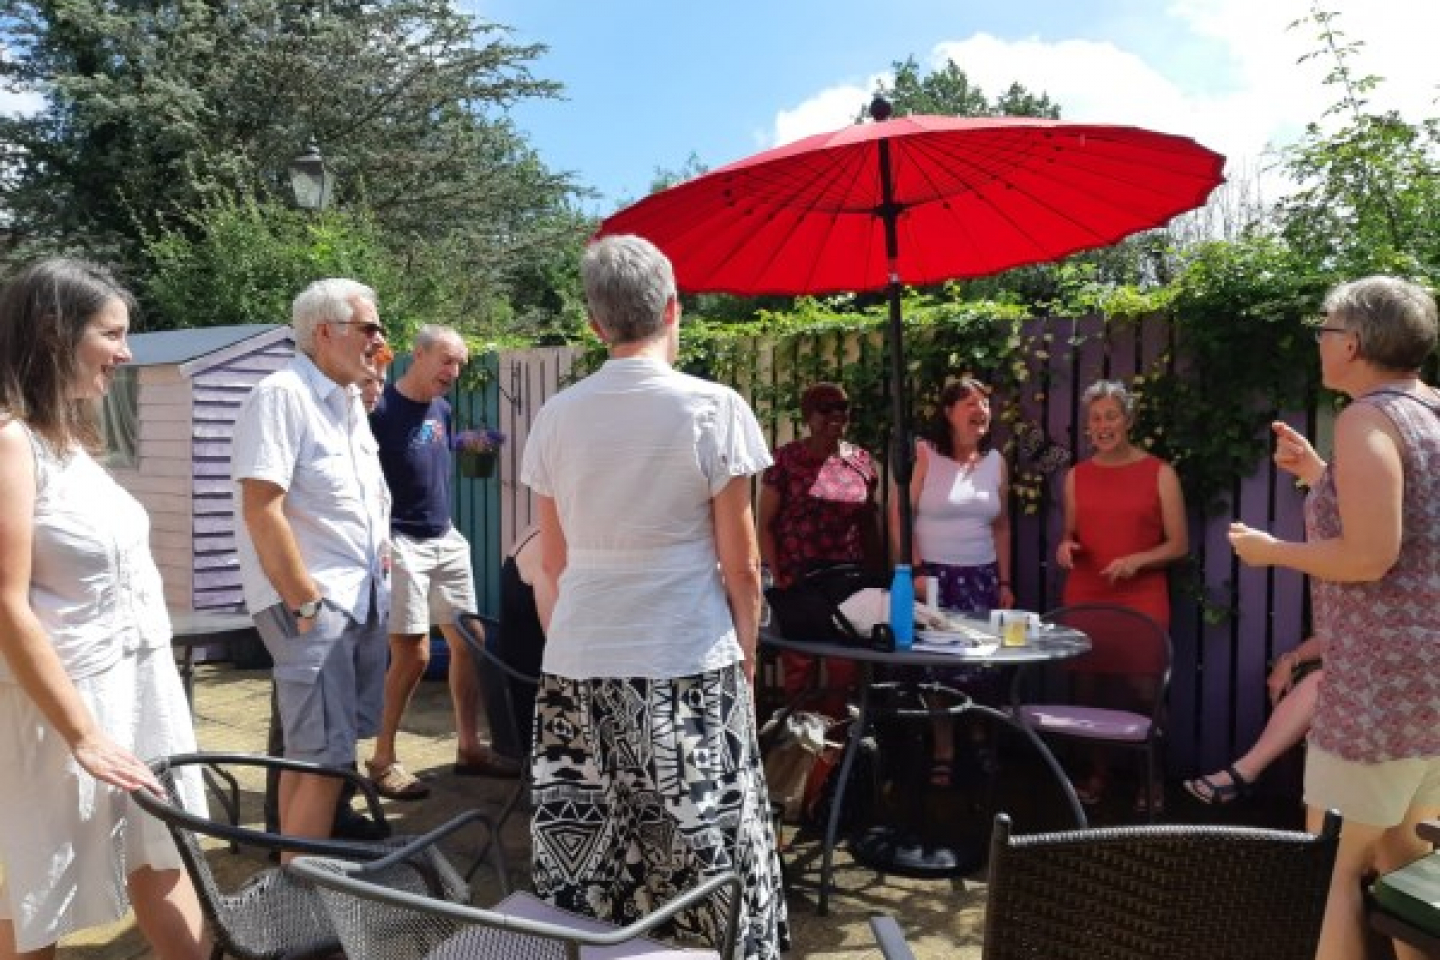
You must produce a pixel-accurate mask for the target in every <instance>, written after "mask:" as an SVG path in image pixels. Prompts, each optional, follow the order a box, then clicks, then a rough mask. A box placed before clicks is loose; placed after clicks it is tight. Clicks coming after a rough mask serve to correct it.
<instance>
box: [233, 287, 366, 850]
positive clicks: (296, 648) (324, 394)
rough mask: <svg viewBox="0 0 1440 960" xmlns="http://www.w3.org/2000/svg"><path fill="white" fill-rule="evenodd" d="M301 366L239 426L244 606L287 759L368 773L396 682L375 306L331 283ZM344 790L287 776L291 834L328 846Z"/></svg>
mask: <svg viewBox="0 0 1440 960" xmlns="http://www.w3.org/2000/svg"><path fill="white" fill-rule="evenodd" d="M292 325H293V328H294V332H295V357H294V358H293V359H292V360H291V362H290V363H289V364H288V365H287V366H286V367H284V368H283V369H281V370H277V371H276V372H275V373H272V374H271V375H270V376H268V377H266V378H265V379H264V380H262V381H260V383H258V384H257V385H256V386H255V389H254V390H253V391H252V392H251V393H250V395H249V397H247V398H246V400H245V404H244V406H243V407H242V408H241V410H240V414H239V417H238V419H237V420H236V423H235V435H234V445H233V453H232V460H231V477H232V478H233V479H234V481H235V484H236V500H237V501H238V502H239V504H240V509H241V515H242V517H243V520H244V522H243V523H242V524H239V525H237V528H236V532H237V540H238V547H239V554H240V574H241V579H242V583H243V585H244V589H245V602H246V605H247V606H248V607H249V609H250V614H251V616H252V617H254V619H255V625H256V628H257V629H258V630H259V632H260V638H261V640H263V641H264V643H265V646H266V649H268V650H269V652H270V656H271V657H272V658H273V659H274V661H275V686H276V694H277V698H278V702H279V708H280V718H281V722H282V725H283V729H284V737H285V755H286V756H287V757H289V758H291V759H299V760H308V761H311V762H315V763H321V764H324V765H326V766H334V767H349V766H352V765H353V764H354V763H355V745H356V740H357V739H359V738H360V737H368V736H373V735H374V734H375V731H376V729H377V727H378V722H379V716H380V709H381V699H382V691H383V684H384V677H385V659H386V642H385V616H384V615H385V613H386V608H387V607H388V604H389V591H388V586H387V584H386V580H385V570H384V565H385V563H386V559H385V558H386V541H387V538H388V527H389V524H388V506H389V493H388V492H387V491H386V488H385V481H384V477H383V475H382V474H381V471H380V461H379V457H378V455H377V448H376V444H375V439H374V437H373V436H371V433H370V428H369V425H368V424H367V423H366V420H365V411H364V408H363V407H362V406H361V403H360V394H359V385H360V384H361V383H363V382H364V380H365V379H366V378H367V377H372V376H375V375H376V373H377V371H376V368H375V355H376V352H377V351H378V350H379V349H380V348H381V347H384V346H385V331H384V328H383V327H381V325H380V320H379V313H378V310H377V307H376V299H375V292H374V291H373V290H371V289H370V288H369V287H367V286H365V285H364V284H361V283H358V282H356V281H354V280H342V279H332V280H319V281H316V282H315V283H312V284H311V285H310V286H309V287H307V288H305V290H304V291H303V292H301V294H300V295H299V296H298V297H296V298H295V302H294V305H293V307H292ZM340 788H341V781H340V780H338V779H334V778H331V777H317V776H312V775H300V774H291V773H289V772H287V773H285V774H284V775H282V777H281V778H280V785H279V811H280V826H281V829H282V830H283V831H284V832H286V833H289V834H293V835H296V836H305V837H327V836H329V835H330V832H331V827H332V823H333V820H334V813H335V805H336V800H337V798H338V796H339V792H340Z"/></svg>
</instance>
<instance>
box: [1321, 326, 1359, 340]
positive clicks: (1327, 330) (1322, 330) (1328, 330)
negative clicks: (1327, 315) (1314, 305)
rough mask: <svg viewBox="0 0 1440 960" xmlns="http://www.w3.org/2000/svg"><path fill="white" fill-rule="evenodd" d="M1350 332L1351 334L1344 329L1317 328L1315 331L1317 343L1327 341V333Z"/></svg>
mask: <svg viewBox="0 0 1440 960" xmlns="http://www.w3.org/2000/svg"><path fill="white" fill-rule="evenodd" d="M1349 332H1350V331H1349V330H1347V329H1345V328H1344V327H1316V328H1315V329H1314V333H1315V342H1316V343H1319V342H1320V341H1321V340H1324V339H1325V334H1327V333H1349Z"/></svg>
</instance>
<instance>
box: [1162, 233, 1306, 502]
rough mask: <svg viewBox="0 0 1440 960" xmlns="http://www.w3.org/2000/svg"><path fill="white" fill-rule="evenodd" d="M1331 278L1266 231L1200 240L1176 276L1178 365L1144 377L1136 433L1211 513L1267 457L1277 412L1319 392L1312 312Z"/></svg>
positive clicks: (1172, 293) (1173, 317) (1171, 312)
mask: <svg viewBox="0 0 1440 960" xmlns="http://www.w3.org/2000/svg"><path fill="white" fill-rule="evenodd" d="M1326 285H1327V284H1326V281H1325V280H1324V279H1323V278H1322V277H1319V276H1317V275H1316V273H1315V272H1314V271H1313V270H1312V269H1309V268H1308V267H1307V265H1306V263H1305V262H1304V260H1303V259H1302V258H1301V257H1300V256H1299V255H1297V254H1296V252H1295V251H1293V250H1292V249H1290V248H1289V247H1288V246H1287V245H1285V244H1284V243H1283V242H1281V241H1279V240H1277V239H1275V238H1272V237H1266V236H1263V235H1255V236H1252V237H1249V238H1246V239H1244V240H1241V241H1238V242H1235V243H1228V244H1227V243H1213V244H1209V245H1206V246H1203V247H1200V248H1198V249H1196V250H1195V251H1193V252H1192V256H1191V259H1190V262H1189V264H1188V266H1187V268H1186V269H1185V270H1184V272H1183V273H1182V274H1181V275H1180V276H1179V277H1178V278H1177V279H1176V281H1175V282H1174V284H1172V285H1171V288H1170V290H1169V292H1168V310H1167V315H1168V317H1169V319H1170V322H1171V324H1172V325H1173V328H1174V330H1175V341H1176V342H1177V343H1178V344H1179V350H1180V356H1179V357H1178V358H1176V359H1177V360H1178V364H1177V366H1178V370H1177V375H1175V376H1159V375H1151V376H1146V377H1144V378H1143V380H1142V379H1141V378H1137V382H1136V383H1135V384H1134V386H1135V388H1136V392H1137V395H1138V397H1137V399H1138V403H1137V436H1138V437H1139V438H1141V439H1142V440H1143V441H1145V442H1147V443H1148V444H1149V445H1150V447H1151V449H1153V450H1155V452H1156V453H1158V454H1159V455H1161V456H1163V457H1165V458H1167V459H1169V460H1170V461H1171V462H1172V463H1173V464H1174V465H1175V468H1176V470H1177V471H1178V472H1179V474H1180V477H1181V480H1182V481H1183V484H1184V487H1185V491H1186V496H1187V498H1188V499H1189V500H1190V502H1191V503H1193V504H1194V505H1196V506H1198V507H1200V508H1201V509H1203V510H1205V511H1206V512H1207V513H1208V512H1211V511H1215V510H1218V509H1220V508H1221V507H1222V506H1223V504H1224V503H1225V502H1226V500H1227V499H1228V498H1229V496H1230V495H1231V492H1232V491H1233V489H1234V487H1235V485H1236V484H1237V483H1238V482H1239V480H1240V479H1241V478H1242V477H1245V476H1247V475H1248V474H1249V473H1250V472H1251V471H1253V470H1254V469H1255V468H1256V466H1257V465H1258V464H1259V463H1260V462H1261V461H1262V459H1263V458H1264V456H1265V453H1266V450H1267V449H1268V443H1269V432H1268V429H1267V425H1268V424H1269V423H1270V421H1271V420H1273V419H1274V418H1275V416H1276V415H1277V414H1279V413H1280V412H1282V411H1287V410H1297V409H1304V408H1305V407H1306V406H1307V405H1308V403H1309V402H1310V400H1311V399H1312V398H1313V397H1314V393H1315V388H1316V385H1317V384H1316V377H1315V373H1316V370H1315V342H1314V339H1313V338H1312V336H1311V334H1310V331H1309V329H1308V328H1307V327H1306V326H1305V323H1304V321H1305V319H1306V318H1307V317H1309V316H1311V315H1313V314H1314V312H1315V308H1316V304H1317V303H1318V302H1319V298H1320V297H1321V295H1322V294H1323V293H1324V290H1325V287H1326ZM1169 359H1170V358H1169V357H1166V358H1164V360H1165V361H1167V362H1168V360H1169Z"/></svg>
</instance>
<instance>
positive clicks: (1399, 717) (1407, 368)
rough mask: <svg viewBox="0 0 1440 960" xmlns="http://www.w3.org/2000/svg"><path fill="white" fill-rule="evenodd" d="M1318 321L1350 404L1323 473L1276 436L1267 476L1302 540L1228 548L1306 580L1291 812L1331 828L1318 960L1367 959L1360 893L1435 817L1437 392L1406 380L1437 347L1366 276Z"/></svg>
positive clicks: (1412, 297) (1325, 355)
mask: <svg viewBox="0 0 1440 960" xmlns="http://www.w3.org/2000/svg"><path fill="white" fill-rule="evenodd" d="M1323 311H1324V317H1323V320H1322V322H1321V323H1320V325H1318V326H1316V328H1315V340H1316V342H1317V344H1318V347H1319V351H1320V371H1321V378H1322V380H1323V381H1324V383H1325V386H1327V387H1329V388H1330V389H1332V390H1338V391H1340V392H1341V393H1344V394H1345V395H1346V396H1348V397H1350V398H1351V401H1352V402H1351V403H1350V405H1349V406H1347V407H1346V408H1345V409H1344V411H1342V412H1341V414H1340V416H1339V417H1337V418H1336V420H1335V449H1334V453H1333V456H1332V458H1331V460H1330V462H1329V463H1326V462H1325V461H1324V460H1322V459H1321V458H1320V457H1319V456H1318V455H1317V454H1316V453H1315V450H1314V448H1313V447H1311V445H1310V444H1309V442H1308V441H1306V439H1305V438H1304V437H1302V436H1301V435H1300V434H1298V433H1296V432H1295V431H1294V430H1292V429H1291V428H1290V427H1288V426H1286V425H1285V424H1282V423H1276V424H1275V425H1274V430H1275V434H1276V449H1275V463H1276V464H1277V465H1278V466H1280V467H1281V468H1282V469H1284V470H1287V471H1289V472H1290V473H1293V474H1294V475H1295V476H1296V477H1297V478H1298V479H1299V480H1300V481H1301V482H1302V483H1304V484H1305V485H1306V486H1308V487H1309V488H1310V494H1309V496H1307V497H1306V500H1305V541H1304V542H1303V543H1301V542H1289V541H1285V540H1277V539H1276V538H1274V537H1272V536H1270V535H1269V534H1267V533H1265V532H1264V531H1261V530H1255V529H1253V528H1251V527H1247V526H1246V525H1245V524H1243V523H1235V524H1232V525H1231V527H1230V543H1231V545H1232V546H1233V547H1234V548H1235V552H1236V553H1237V554H1238V555H1239V557H1240V559H1241V560H1243V561H1244V562H1245V563H1247V564H1249V565H1250V566H1259V567H1269V566H1273V567H1288V568H1289V569H1291V570H1298V571H1300V572H1301V573H1304V574H1306V575H1307V576H1308V577H1309V578H1310V598H1311V603H1312V605H1313V608H1314V626H1315V636H1316V637H1317V638H1319V640H1320V641H1321V642H1322V643H1324V644H1325V676H1324V678H1323V679H1322V680H1321V681H1320V690H1319V697H1318V700H1317V702H1316V705H1315V719H1314V721H1313V722H1312V724H1311V727H1310V749H1309V750H1308V751H1307V753H1306V757H1305V804H1306V807H1307V810H1308V820H1309V825H1310V828H1311V829H1312V830H1318V829H1319V826H1320V821H1321V819H1322V818H1323V816H1324V813H1325V811H1326V810H1327V809H1332V808H1333V809H1336V810H1339V811H1340V813H1341V814H1342V815H1343V816H1344V818H1345V830H1344V832H1343V833H1342V834H1341V835H1340V851H1339V854H1338V855H1337V856H1336V859H1335V869H1334V873H1333V875H1332V877H1331V882H1330V895H1329V899H1328V900H1327V901H1326V905H1325V922H1324V924H1323V925H1322V927H1321V931H1320V947H1319V950H1318V951H1317V952H1316V957H1317V958H1318V960H1340V958H1351V957H1360V956H1364V955H1365V922H1364V893H1363V891H1362V889H1361V879H1362V878H1363V877H1364V876H1365V875H1366V874H1367V873H1370V872H1371V871H1379V872H1381V873H1385V872H1388V871H1391V870H1395V869H1397V868H1399V867H1402V866H1404V865H1406V864H1408V863H1410V862H1411V861H1412V860H1416V859H1418V858H1420V857H1421V856H1423V855H1424V854H1425V853H1426V852H1428V846H1427V845H1426V844H1425V843H1424V842H1423V841H1422V840H1421V839H1420V838H1419V837H1418V836H1416V833H1415V826H1416V824H1417V823H1419V822H1420V821H1422V820H1429V819H1433V818H1435V817H1440V627H1437V626H1436V622H1435V611H1436V609H1437V608H1440V393H1437V392H1436V390H1435V388H1434V387H1431V386H1429V385H1428V384H1426V383H1424V382H1422V381H1421V379H1420V368H1421V366H1423V365H1424V363H1425V360H1426V358H1427V357H1428V356H1429V355H1430V353H1431V351H1433V350H1434V349H1435V343H1436V336H1437V317H1436V309H1435V300H1434V297H1433V296H1432V295H1431V294H1430V293H1429V292H1428V291H1426V290H1425V289H1423V288H1422V287H1420V286H1418V285H1417V284H1414V283H1410V282H1408V281H1405V280H1398V279H1396V278H1394V277H1367V278H1366V279H1363V280H1356V281H1353V282H1351V283H1343V284H1341V285H1339V286H1338V287H1336V288H1335V289H1333V290H1331V291H1330V293H1329V295H1328V296H1326V298H1325V304H1324V308H1323ZM1395 952H1396V954H1397V956H1399V957H1401V958H1402V960H1403V958H1417V960H1418V958H1419V957H1421V956H1424V954H1423V953H1422V952H1421V951H1419V950H1417V949H1416V948H1414V947H1410V946H1407V945H1405V944H1403V943H1400V942H1398V941H1397V942H1396V943H1395Z"/></svg>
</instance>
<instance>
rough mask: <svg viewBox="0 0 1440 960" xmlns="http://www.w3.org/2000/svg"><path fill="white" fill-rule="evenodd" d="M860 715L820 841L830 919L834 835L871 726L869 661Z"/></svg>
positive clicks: (824, 912) (823, 899) (821, 909)
mask: <svg viewBox="0 0 1440 960" xmlns="http://www.w3.org/2000/svg"><path fill="white" fill-rule="evenodd" d="M860 664H861V672H860V713H859V716H857V717H855V719H853V720H851V721H850V733H849V736H847V737H846V738H845V753H844V756H842V757H841V759H840V767H839V769H838V770H836V771H835V772H834V773H832V774H831V776H838V777H839V778H840V780H839V782H837V783H836V784H835V799H834V801H833V802H832V803H831V804H830V816H829V818H828V819H827V820H826V823H825V838H824V840H823V841H822V842H821V847H820V849H821V854H822V855H821V859H820V899H819V903H818V904H817V906H816V911H815V912H816V913H818V914H819V915H820V916H822V917H824V916H828V915H829V913H830V881H831V879H832V877H833V875H834V862H835V835H836V834H837V833H839V832H840V813H841V811H842V810H843V809H844V806H845V788H846V787H848V786H849V785H850V768H851V767H853V766H854V765H855V754H856V752H857V751H859V749H860V741H861V740H862V739H863V738H864V736H865V728H866V727H867V726H868V725H869V723H870V686H871V683H872V681H873V680H874V678H875V665H874V664H872V663H870V662H869V661H868V660H863V661H861V662H860Z"/></svg>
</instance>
